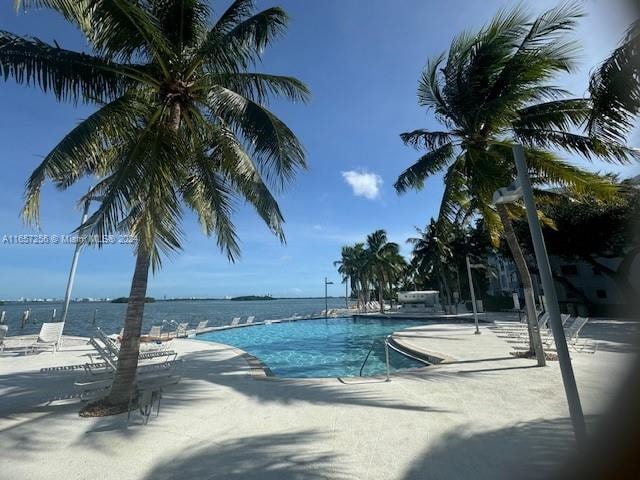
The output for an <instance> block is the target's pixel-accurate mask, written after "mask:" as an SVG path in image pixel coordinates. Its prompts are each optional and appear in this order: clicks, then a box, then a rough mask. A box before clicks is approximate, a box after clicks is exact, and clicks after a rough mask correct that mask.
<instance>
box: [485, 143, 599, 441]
mask: <svg viewBox="0 0 640 480" xmlns="http://www.w3.org/2000/svg"><path fill="white" fill-rule="evenodd" d="M513 156H514V158H515V161H516V168H517V170H518V183H519V185H516V186H515V188H511V189H510V190H509V188H507V189H500V190H498V191H497V192H496V195H495V196H494V201H495V198H496V197H499V196H500V195H501V194H502V192H503V191H504V192H509V193H511V197H510V198H513V199H511V201H512V202H513V201H516V200H518V199H519V198H523V199H524V205H525V209H526V211H527V220H528V223H529V231H530V232H531V239H532V241H533V249H534V252H535V256H536V261H537V263H538V271H539V272H540V278H541V280H542V288H543V289H544V293H545V297H546V300H547V307H548V309H549V310H548V313H549V323H550V324H551V331H552V332H553V340H554V343H555V345H556V351H557V355H558V362H559V364H560V373H561V374H562V383H563V384H564V390H565V394H566V396H567V403H568V404H569V414H570V415H571V423H572V424H573V432H574V435H575V437H576V443H577V445H578V448H583V447H584V446H585V443H586V437H587V429H586V425H585V422H584V414H583V412H582V405H581V404H580V396H579V394H578V386H577V385H576V379H575V376H574V373H573V366H572V365H571V357H570V356H569V349H568V347H567V339H566V338H565V335H564V329H563V327H562V321H561V320H560V307H559V305H558V295H557V293H556V287H555V284H554V281H553V276H552V274H551V267H550V265H549V256H548V254H547V248H546V246H545V243H544V237H543V236H542V229H541V228H540V221H539V220H538V213H537V210H536V203H535V199H534V197H533V189H532V188H531V181H530V179H529V173H528V168H527V162H526V160H525V157H524V148H523V147H522V145H519V144H515V145H513Z"/></svg>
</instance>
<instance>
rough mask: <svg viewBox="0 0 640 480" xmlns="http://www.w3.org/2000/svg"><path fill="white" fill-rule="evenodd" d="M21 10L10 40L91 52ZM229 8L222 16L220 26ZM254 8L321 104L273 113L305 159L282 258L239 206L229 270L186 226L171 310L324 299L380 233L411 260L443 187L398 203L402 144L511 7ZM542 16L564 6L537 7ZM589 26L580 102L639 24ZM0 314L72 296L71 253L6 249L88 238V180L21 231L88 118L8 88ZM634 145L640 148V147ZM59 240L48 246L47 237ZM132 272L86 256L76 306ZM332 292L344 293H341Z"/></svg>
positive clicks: (543, 1)
mask: <svg viewBox="0 0 640 480" xmlns="http://www.w3.org/2000/svg"><path fill="white" fill-rule="evenodd" d="M12 3H13V2H9V1H5V2H2V5H1V6H0V30H8V31H11V32H13V33H18V34H21V35H32V36H36V37H38V38H40V39H42V40H44V41H48V42H50V41H52V40H54V39H55V40H56V41H57V42H58V44H60V45H61V46H62V47H63V48H67V49H76V50H80V49H86V43H85V42H84V41H83V40H82V38H81V36H80V35H79V34H78V32H76V31H75V30H74V28H73V27H71V26H70V25H68V24H66V23H65V22H64V20H63V19H62V18H60V17H58V16H56V15H55V14H53V13H51V12H48V11H43V10H33V11H29V12H27V13H26V14H24V13H20V14H19V15H17V14H16V12H15V10H13V9H12V8H11V4H12ZM228 3H229V2H228V1H217V0H216V1H213V2H212V4H213V7H214V10H215V11H216V12H218V13H219V12H221V11H222V10H223V9H224V8H225V7H226V6H227V5H228ZM257 3H258V6H259V7H260V8H267V7H269V6H272V5H280V6H282V7H284V8H285V10H286V11H287V12H288V13H289V15H290V17H291V23H290V26H289V30H288V33H287V34H286V36H285V37H283V38H281V39H280V40H278V41H277V42H276V43H274V45H272V46H271V47H270V48H269V49H268V50H267V51H266V53H265V57H264V61H263V64H262V65H261V66H260V68H259V69H260V70H262V71H266V72H270V73H278V74H286V75H292V76H296V77H298V78H300V79H301V80H303V81H304V82H305V83H306V84H307V85H308V86H309V87H310V89H311V91H312V100H311V102H310V103H309V104H307V105H304V104H293V105H292V104H286V103H283V102H274V103H272V104H271V106H270V107H271V108H272V110H273V111H274V112H275V113H276V114H278V115H279V116H280V118H281V119H283V120H284V121H285V122H286V123H287V124H288V125H289V126H290V127H291V128H292V130H293V131H294V132H295V133H296V134H297V135H298V137H299V138H300V140H301V141H302V143H303V144H304V147H305V150H306V155H307V162H308V165H309V169H308V170H307V171H305V172H301V173H300V174H299V175H298V176H297V178H296V179H295V181H294V182H293V183H292V184H290V185H288V186H287V188H286V189H285V190H284V191H283V192H281V193H280V194H279V195H278V200H279V202H280V206H281V208H282V210H283V213H284V216H285V220H286V223H285V233H286V238H287V242H286V244H285V245H283V244H281V243H280V242H279V241H278V239H276V238H275V237H274V236H273V235H272V234H270V232H269V231H268V230H267V228H266V227H265V226H264V225H263V224H262V223H261V221H260V219H259V218H258V217H257V216H256V214H255V213H254V212H253V211H252V210H251V209H250V208H248V207H246V206H240V207H239V208H238V210H237V212H236V215H235V217H234V219H235V223H236V225H237V230H238V234H239V237H240V239H241V248H242V257H241V258H240V260H239V261H238V262H237V263H235V264H230V263H229V262H228V261H227V260H226V258H225V257H224V256H223V255H221V254H220V252H219V251H218V249H217V247H216V245H215V241H214V240H213V239H210V238H209V239H208V238H206V237H205V236H204V235H203V234H202V233H201V230H200V227H199V226H198V224H197V222H196V220H195V218H194V217H193V216H192V215H191V214H188V213H187V214H186V215H185V219H184V230H185V233H186V235H185V240H184V243H183V247H184V248H183V250H182V251H181V252H180V253H178V254H175V255H172V256H171V257H169V258H167V259H165V260H164V264H163V268H162V270H161V271H159V272H158V273H157V274H156V275H154V276H153V277H151V278H150V281H149V289H148V294H149V295H150V296H154V297H157V298H162V297H164V296H167V297H205V298H211V297H223V296H227V295H230V296H235V295H244V294H272V295H274V296H279V297H282V296H286V297H298V296H321V295H323V294H324V277H328V278H329V279H330V280H333V281H334V282H336V285H334V286H331V287H330V293H333V294H335V295H339V294H340V292H341V291H342V290H341V287H340V285H338V283H339V281H340V278H339V275H338V274H337V272H336V269H335V267H334V266H333V262H334V261H335V260H337V259H339V257H340V248H341V246H342V245H345V244H348V243H354V242H357V241H363V240H364V239H365V237H366V235H367V234H368V233H370V232H372V231H374V230H376V229H379V228H383V229H385V230H386V231H387V233H388V236H389V239H390V240H391V241H395V242H398V243H399V244H400V245H401V248H402V251H403V253H404V254H408V253H409V249H408V247H407V246H406V244H405V240H406V239H407V238H408V237H409V236H412V235H413V233H414V228H413V227H414V226H420V227H423V226H424V225H425V224H426V223H428V220H429V218H430V217H432V216H434V215H436V214H437V211H438V207H439V204H440V198H441V195H442V177H440V176H435V177H433V178H432V179H430V180H429V181H428V182H427V184H426V186H425V188H424V190H422V191H420V192H409V193H407V194H405V195H402V196H397V195H396V193H395V191H394V189H393V183H394V180H395V178H397V176H398V174H399V173H400V172H401V171H402V170H403V169H405V168H406V167H408V166H409V165H410V164H411V163H412V162H413V161H415V160H416V159H417V158H418V155H419V153H418V152H416V151H415V150H413V149H411V148H408V147H405V146H404V145H403V144H402V142H401V141H400V139H399V134H400V133H401V132H404V131H409V130H413V129H416V128H437V127H438V124H437V122H436V121H435V119H434V118H433V115H432V114H431V113H430V112H427V111H425V110H424V109H422V108H420V107H419V106H418V104H417V100H416V88H417V82H418V78H419V76H420V73H421V71H422V69H423V68H424V66H425V64H426V61H427V60H428V59H429V58H430V57H433V56H435V55H438V54H439V53H441V52H443V51H446V50H447V47H448V45H449V44H450V42H451V40H452V39H453V38H454V37H455V36H456V35H457V34H458V33H460V32H461V31H463V30H467V29H470V30H474V29H477V28H479V27H480V26H481V25H482V24H484V23H486V22H487V21H488V20H489V19H490V18H491V17H492V16H493V15H494V14H495V13H496V12H497V11H498V10H499V9H500V8H502V7H512V6H515V5H516V4H517V2H509V1H497V0H484V1H482V2H477V1H469V0H430V1H428V2H427V1H424V0H393V1H391V0H367V1H366V2H365V0H322V1H321V2H320V1H315V0H279V1H277V0H274V1H272V0H265V1H261V0H259V1H258V2H257ZM530 4H531V7H530V8H531V10H532V11H533V12H540V11H542V10H544V9H546V8H550V7H553V6H555V5H557V4H558V2H557V1H555V0H554V1H549V0H537V1H536V2H530ZM582 4H583V7H584V9H585V11H586V12H587V13H588V16H587V17H586V18H584V19H583V20H582V21H581V22H580V27H579V28H578V29H577V30H576V32H575V34H574V36H575V37H576V38H577V39H579V40H580V42H581V43H582V46H583V51H582V54H581V59H580V62H581V68H580V71H579V72H577V73H576V74H573V75H571V76H565V77H560V78H558V80H557V84H558V85H560V86H563V87H565V88H568V89H569V90H570V91H571V92H572V93H573V94H575V95H584V94H585V91H586V87H587V79H588V74H589V70H590V69H591V68H593V67H594V66H595V65H597V64H598V63H599V62H601V61H602V60H603V59H604V58H605V57H606V56H607V55H608V54H609V53H610V52H611V51H612V50H613V49H614V48H615V46H616V44H617V43H618V41H619V40H620V39H621V38H622V34H623V32H624V30H625V29H626V28H627V26H628V24H629V23H630V19H631V18H632V17H631V15H630V12H629V11H627V10H626V9H625V8H624V5H623V4H622V3H621V2H618V1H617V0H614V1H612V0H584V1H583V2H582ZM0 105H2V109H3V111H4V114H3V115H0V145H1V148H0V240H3V241H2V242H0V299H2V298H4V299H15V298H19V297H28V298H38V297H56V298H60V297H62V296H63V295H64V289H65V285H66V281H67V276H68V271H69V267H70V263H71V257H72V254H73V249H74V246H73V245H71V244H57V245H53V244H47V245H33V244H32V245H16V244H11V241H10V240H8V241H7V237H5V236H7V235H9V236H10V235H20V234H39V233H40V234H44V235H49V236H51V235H68V234H69V233H70V232H71V231H73V230H74V229H75V228H76V227H77V226H78V224H79V223H80V216H81V211H80V210H79V208H78V206H77V201H78V198H79V197H80V196H81V195H82V194H83V193H85V192H86V190H87V188H88V186H89V180H85V181H82V182H79V183H78V184H77V185H74V186H73V187H71V188H69V189H68V190H66V191H63V192H61V191H58V190H56V189H55V188H54V187H53V186H52V185H51V184H46V185H45V187H44V189H43V193H42V201H41V229H40V230H37V229H34V228H32V227H29V226H27V225H25V224H24V223H23V221H22V219H21V218H20V211H21V207H22V202H23V193H24V184H25V181H26V179H27V178H28V176H29V175H30V173H31V171H32V170H33V169H34V168H35V167H36V166H37V165H38V163H39V162H40V161H41V159H42V158H43V156H44V155H46V154H47V153H48V151H49V150H50V149H51V148H52V147H53V146H54V145H55V144H56V143H57V142H58V141H59V140H60V139H61V138H62V137H63V136H64V134H65V133H66V132H68V131H69V130H70V129H71V128H73V127H74V126H75V125H76V124H77V123H78V122H79V121H80V120H81V119H83V118H85V117H86V116H87V115H89V114H90V113H91V112H92V108H91V107H90V106H86V105H72V104H64V103H58V102H57V101H56V100H55V99H54V98H53V97H52V96H51V95H49V94H46V93H43V92H41V91H39V90H37V89H35V88H30V87H26V86H20V85H16V84H15V83H14V82H13V81H12V80H11V79H9V80H8V81H6V82H2V81H0ZM630 144H631V145H634V146H639V145H638V144H640V135H638V134H637V133H636V134H633V135H632V136H631V137H630ZM570 160H572V161H574V162H576V163H579V164H583V165H586V166H587V167H588V168H590V169H592V170H598V171H615V172H619V173H621V174H622V175H623V176H630V175H632V174H635V173H636V172H635V170H636V167H635V166H633V167H629V166H627V167H616V166H611V165H607V164H604V163H594V164H585V162H584V161H582V160H580V159H578V158H575V159H570ZM49 238H50V237H49ZM133 267H134V257H133V252H132V249H131V247H130V246H128V245H109V246H105V247H104V248H102V249H94V248H88V249H84V250H83V252H82V254H81V257H80V261H79V265H78V272H77V277H76V284H75V288H74V292H73V296H74V297H117V296H126V295H127V294H128V291H129V286H130V280H131V275H132V272H133ZM331 290H334V291H333V292H331Z"/></svg>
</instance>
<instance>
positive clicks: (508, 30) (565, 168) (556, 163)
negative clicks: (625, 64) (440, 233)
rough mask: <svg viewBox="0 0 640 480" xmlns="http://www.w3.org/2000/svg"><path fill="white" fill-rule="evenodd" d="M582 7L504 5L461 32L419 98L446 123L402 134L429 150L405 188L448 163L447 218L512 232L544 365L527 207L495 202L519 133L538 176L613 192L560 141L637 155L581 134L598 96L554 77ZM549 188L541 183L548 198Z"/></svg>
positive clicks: (592, 151) (601, 155) (583, 150)
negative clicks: (521, 221)
mask: <svg viewBox="0 0 640 480" xmlns="http://www.w3.org/2000/svg"><path fill="white" fill-rule="evenodd" d="M581 16H582V13H581V11H580V9H579V8H577V7H576V6H575V5H573V4H570V5H566V6H561V7H558V8H554V9H552V10H549V11H547V12H545V13H543V14H542V15H540V16H538V17H537V18H533V19H532V18H531V17H530V15H529V14H528V13H527V12H526V11H525V10H524V9H523V8H521V7H519V8H516V9H513V10H510V11H502V12H500V13H499V14H498V15H497V16H496V17H495V18H494V19H493V20H492V21H491V22H490V23H489V24H488V25H486V26H485V27H483V28H482V29H481V30H480V31H479V32H478V33H476V34H470V33H463V34H461V35H459V36H458V37H456V38H455V39H454V41H453V42H452V44H451V46H450V48H449V52H448V54H447V55H445V54H442V55H440V56H438V57H436V58H434V59H432V60H430V61H429V62H428V64H427V66H426V68H425V71H424V73H423V75H422V78H421V79H420V82H419V87H418V100H419V103H420V105H421V106H424V107H426V108H427V109H429V110H433V111H434V113H435V117H436V119H437V120H438V121H439V122H440V123H442V124H443V126H444V127H445V129H443V130H441V131H434V130H427V129H420V130H415V131H412V132H408V133H404V134H402V135H401V138H402V140H403V141H404V142H405V144H407V145H412V146H414V147H416V148H422V149H425V150H426V153H425V154H424V155H423V156H422V157H421V158H420V159H419V160H418V161H417V162H416V163H415V164H413V165H412V166H410V167H409V168H408V169H406V170H405V171H404V172H403V173H402V174H401V175H400V176H399V178H398V180H397V182H396V183H395V188H396V190H397V191H398V192H399V193H402V192H405V191H407V190H408V189H421V188H422V187H423V186H424V181H425V179H426V178H428V177H429V176H431V175H434V174H436V173H438V172H442V171H444V172H445V177H444V182H445V190H444V194H443V198H442V203H441V207H440V212H439V222H443V224H445V225H446V223H447V222H449V223H453V222H456V221H464V220H465V219H469V218H470V217H471V216H472V215H477V214H479V215H481V216H482V217H483V219H484V222H485V225H486V226H487V229H488V231H489V232H490V234H491V238H492V240H493V242H494V243H497V242H498V241H499V237H500V234H502V233H503V234H504V236H505V239H506V241H507V243H508V244H509V247H510V249H511V252H512V254H513V257H514V260H515V263H516V265H517V267H518V271H519V273H520V279H521V282H522V284H523V286H524V290H525V299H526V304H527V313H528V315H527V316H528V320H529V323H528V325H529V331H530V335H531V339H532V340H533V341H532V342H531V343H532V347H533V348H532V349H531V352H532V353H533V350H535V355H536V357H537V359H538V363H539V364H540V365H542V364H544V356H543V351H542V346H541V342H540V341H539V340H540V337H539V332H538V331H537V324H536V322H535V317H536V313H535V304H534V298H533V291H532V284H531V277H530V274H529V271H528V270H527V268H526V262H525V260H524V257H523V255H522V252H521V250H520V247H519V246H518V242H517V239H516V237H515V234H514V233H513V229H512V227H511V217H512V216H513V215H516V214H518V213H520V212H521V211H522V207H519V206H517V205H516V206H513V207H507V206H504V205H501V206H497V207H494V206H492V195H493V192H494V191H495V190H496V189H498V188H499V187H503V186H505V185H508V184H510V183H511V182H512V181H513V180H514V179H515V178H516V171H515V163H514V161H513V158H512V148H511V147H512V143H513V142H514V141H515V142H520V143H522V144H523V145H524V146H525V149H526V158H527V161H528V164H529V173H530V175H531V177H532V181H533V183H534V185H536V186H538V187H542V186H549V185H555V186H563V187H566V188H568V189H570V190H575V191H579V192H585V191H591V192H595V193H597V194H599V195H604V196H607V195H609V196H610V195H613V194H614V192H615V188H614V186H613V185H612V183H611V182H610V181H609V180H608V179H606V178H601V177H599V176H598V175H596V174H593V173H590V172H588V171H585V170H583V169H580V168H578V167H577V166H575V165H572V164H570V163H569V162H567V161H564V160H563V159H562V158H560V156H559V155H558V154H557V153H556V151H564V152H567V153H569V154H579V155H582V156H584V157H585V158H587V159H594V158H598V159H602V160H606V161H614V162H620V163H624V162H629V161H631V160H632V159H634V158H635V153H634V152H633V151H632V150H630V149H628V148H626V147H625V146H624V145H622V144H620V143H618V142H616V141H613V140H611V139H607V138H599V137H592V136H591V137H590V136H583V135H579V134H576V133H575V130H577V129H579V128H580V127H581V126H583V125H584V123H585V122H586V121H587V119H588V118H589V114H590V113H591V103H590V101H589V100H586V99H580V98H568V92H566V91H564V90H562V89H559V88H557V87H555V86H553V85H552V83H551V81H552V79H553V77H554V76H555V75H556V74H558V73H561V72H572V71H574V69H575V67H576V62H575V57H576V52H577V46H576V45H575V44H574V43H573V42H571V41H569V40H567V39H566V38H565V34H566V33H567V32H568V31H570V30H571V29H573V28H574V26H575V25H576V22H577V21H578V19H579V18H580V17H581ZM550 195H551V194H549V193H546V194H543V193H542V192H541V191H540V190H538V198H539V199H540V200H542V199H544V198H547V197H549V196H550Z"/></svg>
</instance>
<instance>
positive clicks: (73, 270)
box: [61, 196, 101, 322]
mask: <svg viewBox="0 0 640 480" xmlns="http://www.w3.org/2000/svg"><path fill="white" fill-rule="evenodd" d="M93 200H97V201H100V200H101V197H90V196H87V197H86V198H85V200H84V208H83V211H82V222H81V223H80V227H81V228H80V230H79V231H78V241H77V242H76V249H75V251H74V252H73V260H71V270H70V271H69V279H68V280H67V290H66V292H65V294H64V307H63V309H62V320H61V321H62V322H66V321H67V312H68V311H69V302H70V301H71V291H72V290H73V282H74V281H75V279H76V268H77V267H78V258H79V257H80V249H81V248H82V244H83V243H84V242H83V238H82V237H83V235H84V229H83V228H82V226H83V225H84V224H85V222H86V221H87V218H89V206H90V205H91V201H93Z"/></svg>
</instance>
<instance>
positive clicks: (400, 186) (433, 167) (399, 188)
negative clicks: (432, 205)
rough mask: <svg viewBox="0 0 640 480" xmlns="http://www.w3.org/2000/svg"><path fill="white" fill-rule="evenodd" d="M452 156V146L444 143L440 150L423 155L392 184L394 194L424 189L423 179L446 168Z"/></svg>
mask: <svg viewBox="0 0 640 480" xmlns="http://www.w3.org/2000/svg"><path fill="white" fill-rule="evenodd" d="M452 156H453V145H452V144H451V143H446V144H444V145H442V146H441V147H440V148H437V149H435V150H432V151H430V152H429V153H427V154H425V155H423V156H422V157H421V158H420V159H419V160H418V161H417V162H416V163H414V164H413V165H411V166H410V167H409V168H407V169H406V170H405V171H404V172H402V173H401V174H400V176H399V177H398V180H396V182H395V183H394V184H393V186H394V188H395V189H396V192H398V193H404V192H406V191H407V190H408V189H410V188H412V189H415V190H420V189H422V187H424V181H425V179H426V178H427V177H428V176H429V175H431V174H433V173H436V172H439V171H440V170H442V169H443V168H445V167H446V165H447V163H448V162H449V161H450V160H451V158H452Z"/></svg>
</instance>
